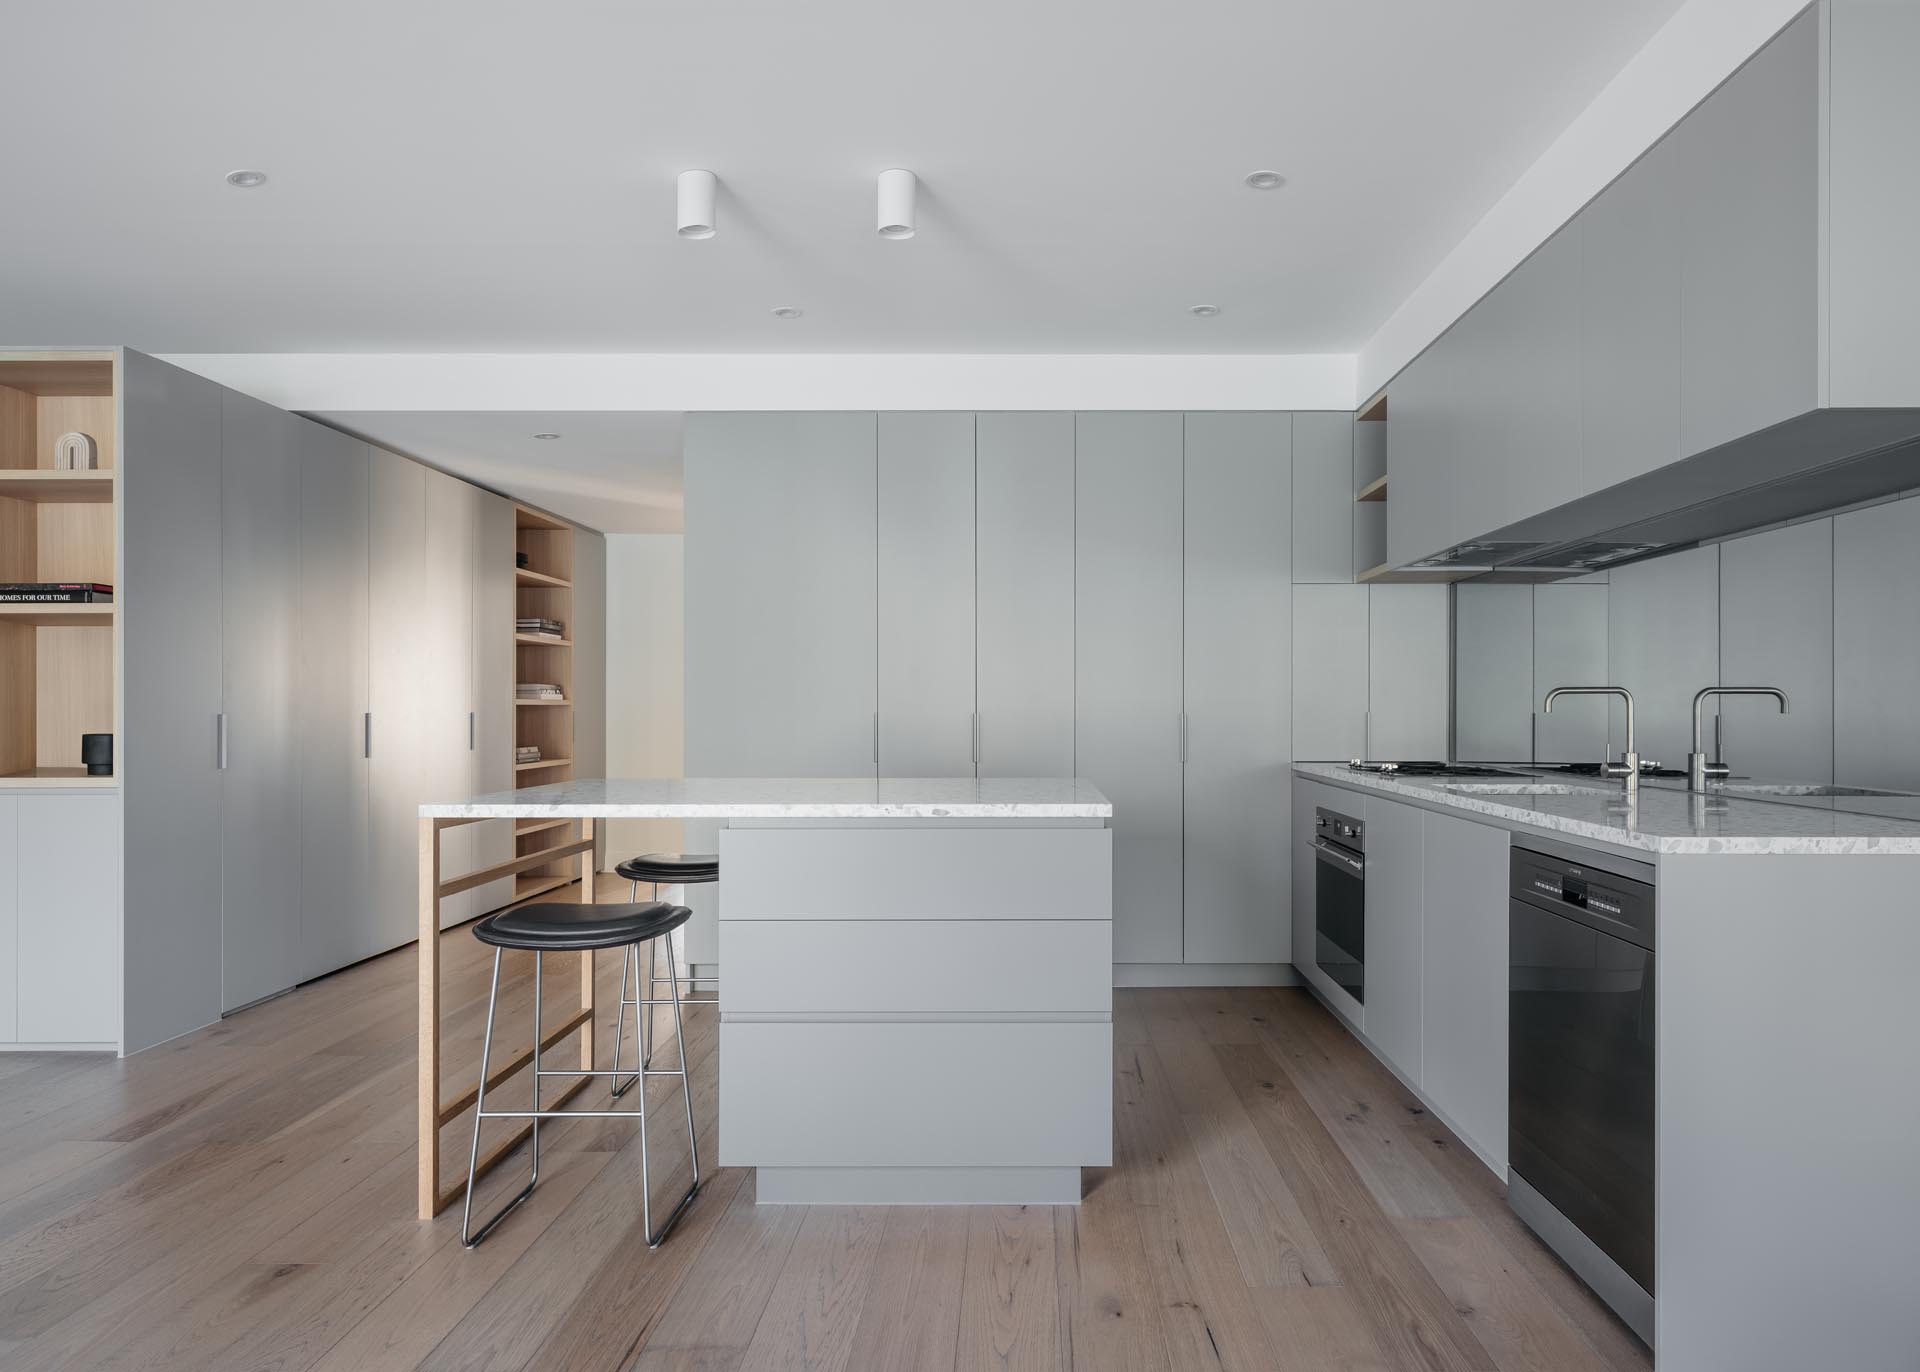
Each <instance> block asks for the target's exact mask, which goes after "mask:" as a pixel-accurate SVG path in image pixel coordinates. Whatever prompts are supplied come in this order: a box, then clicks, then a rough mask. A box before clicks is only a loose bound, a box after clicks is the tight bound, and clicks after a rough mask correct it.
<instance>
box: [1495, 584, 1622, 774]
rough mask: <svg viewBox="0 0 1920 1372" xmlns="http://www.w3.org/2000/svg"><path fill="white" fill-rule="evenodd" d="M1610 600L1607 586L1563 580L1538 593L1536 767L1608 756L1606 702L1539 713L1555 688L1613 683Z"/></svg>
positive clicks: (1566, 704) (1589, 700) (1576, 699)
mask: <svg viewBox="0 0 1920 1372" xmlns="http://www.w3.org/2000/svg"><path fill="white" fill-rule="evenodd" d="M1462 589H1464V588H1462ZM1607 596H1608V587H1607V584H1606V583H1605V582H1594V581H1560V582H1555V583H1554V584H1552V585H1550V586H1535V587H1534V588H1533V704H1532V710H1533V758H1534V761H1536V762H1598V761H1600V760H1601V759H1602V758H1604V757H1606V756H1607V702H1606V701H1605V700H1603V699H1600V698H1598V697H1594V696H1569V697H1567V698H1566V699H1564V700H1562V701H1560V702H1559V703H1558V704H1557V705H1555V706H1554V708H1553V713H1552V714H1546V713H1545V712H1543V711H1542V710H1541V708H1540V705H1541V702H1542V701H1544V700H1545V699H1546V698H1547V692H1548V691H1551V690H1552V689H1553V688H1554V687H1556V686H1600V685H1604V684H1606V682H1607V681H1608V679H1609V678H1608V676H1607ZM1462 756H1464V754H1463V755H1462Z"/></svg>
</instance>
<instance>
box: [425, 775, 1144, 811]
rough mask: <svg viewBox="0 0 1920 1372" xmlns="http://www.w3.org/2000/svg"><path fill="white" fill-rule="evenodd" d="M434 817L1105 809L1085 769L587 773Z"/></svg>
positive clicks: (477, 800)
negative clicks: (677, 775) (976, 774)
mask: <svg viewBox="0 0 1920 1372" xmlns="http://www.w3.org/2000/svg"><path fill="white" fill-rule="evenodd" d="M420 815H421V818H423V819H427V818H431V819H561V818H568V819H580V818H588V819H1108V818H1111V817H1112V815H1113V802H1111V801H1110V800H1108V799H1107V798H1106V797H1105V796H1103V795H1101V794H1100V791H1099V789H1098V788H1097V787H1095V786H1094V784H1093V783H1092V782H1090V781H1086V780H1083V779H1081V778H1079V777H995V778H982V779H978V780H976V779H975V778H973V777H888V778H885V779H883V780H878V781H876V780H874V779H872V778H870V777H687V778H684V779H671V780H669V779H663V778H637V777H635V778H630V777H589V778H585V779H582V780H579V781H559V782H554V783H553V784H551V785H548V786H528V787H524V788H522V789H521V790H517V791H496V792H494V793H492V794H490V795H480V796H474V797H472V798H470V799H467V800H454V801H439V802H434V803H431V804H427V805H422V806H421V807H420Z"/></svg>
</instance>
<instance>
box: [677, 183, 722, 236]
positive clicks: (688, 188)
mask: <svg viewBox="0 0 1920 1372" xmlns="http://www.w3.org/2000/svg"><path fill="white" fill-rule="evenodd" d="M719 184H720V181H719V178H718V177H716V176H715V175H714V174H713V173H712V172H710V171H683V172H681V173H680V236H681V237H682V238H712V237H713V192H714V187H716V186H717V185H719Z"/></svg>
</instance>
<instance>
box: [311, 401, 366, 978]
mask: <svg viewBox="0 0 1920 1372" xmlns="http://www.w3.org/2000/svg"><path fill="white" fill-rule="evenodd" d="M300 443H301V447H300V454H299V459H298V465H299V472H300V609H299V618H300V638H299V644H298V654H299V656H298V662H299V672H298V677H297V679H296V681H295V683H294V687H295V716H296V719H297V721H298V727H299V741H300V775H299V787H300V881H299V890H300V944H299V946H300V979H301V980H302V981H305V980H309V979H311V978H313V977H317V976H321V975H323V974H324V973H327V972H330V971H332V970H333V969H334V968H336V967H345V966H346V965H347V964H348V963H351V962H357V961H359V960H360V959H361V958H364V957H368V956H370V955H372V954H374V953H377V952H379V951H380V950H381V949H382V948H384V947H387V946H388V945H387V944H386V943H385V942H383V941H382V939H381V937H380V929H379V926H378V924H377V922H376V921H375V920H374V918H373V911H372V910H371V908H370V906H371V902H372V898H373V895H372V888H371V884H370V875H369V862H370V849H369V843H370V835H369V831H368V824H369V818H368V808H367V807H368V804H369V793H368V763H367V756H366V720H367V711H368V710H369V709H370V708H371V706H370V705H369V703H368V695H367V689H368V676H367V673H368V660H369V658H368V648H369V642H368V624H367V594H368V590H367V577H368V566H367V557H368V550H367V521H368V519H369V518H370V517H371V513H372V512H371V508H370V505H369V490H368V483H369V481H370V476H369V470H368V456H367V445H366V444H365V443H362V442H360V441H359V440H358V439H355V438H351V437H349V436H348V435H346V434H343V433H340V432H338V431H337V430H334V429H329V428H327V427H326V426H324V425H321V424H305V425H302V427H301V430H300Z"/></svg>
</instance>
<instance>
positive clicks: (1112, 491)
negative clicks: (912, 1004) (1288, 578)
mask: <svg viewBox="0 0 1920 1372" xmlns="http://www.w3.org/2000/svg"><path fill="white" fill-rule="evenodd" d="M1075 422H1076V438H1077V448H1078V460H1077V464H1078V480H1077V483H1076V490H1075V505H1076V508H1077V511H1078V538H1077V543H1076V546H1075V567H1076V578H1075V580H1076V587H1077V589H1076V592H1075V603H1076V606H1077V614H1076V616H1075V620H1076V622H1075V628H1074V639H1075V643H1076V653H1075V661H1076V669H1077V670H1076V677H1077V684H1076V687H1075V695H1074V700H1075V708H1074V735H1075V749H1076V755H1077V757H1078V760H1079V771H1080V774H1081V775H1082V776H1084V777H1087V778H1088V779H1089V780H1091V781H1092V782H1093V783H1094V784H1095V785H1096V786H1098V787H1099V788H1100V789H1101V790H1102V791H1104V792H1105V793H1106V794H1107V796H1108V797H1109V798H1110V799H1111V800H1112V801H1113V809H1114V818H1113V828H1114V835H1115V841H1114V848H1113V865H1114V873H1113V945H1114V946H1113V957H1114V961H1116V962H1179V961H1180V960H1181V957H1182V947H1181V942H1182V940H1181V840H1182V831H1181V823H1182V820H1181V816H1182V811H1181V763H1180V753H1181V748H1180V740H1181V726H1182V721H1181V703H1182V702H1181V671H1182V658H1181V618H1182V604H1181V601H1182V593H1181V577H1182V559H1183V549H1182V546H1181V542H1182V540H1181V521H1180V506H1181V487H1182V481H1181V451H1182V443H1181V416H1180V415H1178V414H1160V413H1127V414H1082V415H1078V416H1076V417H1075ZM692 547H693V544H692V539H691V538H689V540H688V550H689V553H691V551H692ZM689 624H691V616H689Z"/></svg>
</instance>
